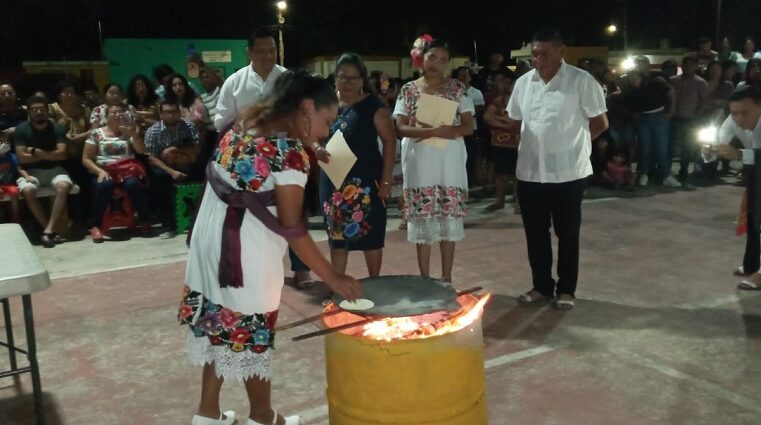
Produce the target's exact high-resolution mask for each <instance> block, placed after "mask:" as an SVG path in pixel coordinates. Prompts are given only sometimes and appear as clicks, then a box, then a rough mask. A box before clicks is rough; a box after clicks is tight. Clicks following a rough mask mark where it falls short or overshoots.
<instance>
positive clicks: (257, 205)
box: [206, 162, 307, 288]
mask: <svg viewBox="0 0 761 425" xmlns="http://www.w3.org/2000/svg"><path fill="white" fill-rule="evenodd" d="M206 178H207V180H208V182H209V185H210V186H211V188H212V189H213V190H214V193H215V194H216V195H217V197H219V199H221V200H222V202H224V203H225V204H227V212H225V221H224V226H223V228H222V251H221V253H220V256H219V276H218V277H219V286H220V287H221V288H226V287H228V286H231V287H233V288H242V287H243V269H242V267H241V258H240V257H241V247H240V227H241V225H242V224H243V216H244V215H245V214H246V210H248V212H250V213H251V215H253V216H254V217H256V218H257V219H258V220H259V221H261V222H262V224H264V226H265V227H267V228H268V229H269V230H271V231H272V232H274V233H276V234H278V235H280V236H282V237H283V238H285V239H287V240H291V239H298V238H300V237H302V236H304V235H306V234H307V228H306V224H305V222H302V223H299V224H297V225H295V226H293V227H288V228H285V227H283V226H281V225H280V223H279V222H278V221H277V217H275V216H274V215H273V214H272V213H271V212H270V210H268V209H267V207H269V206H274V205H275V191H274V190H267V191H262V192H248V191H245V190H238V189H235V188H234V187H232V186H230V184H229V183H227V182H226V181H225V180H224V179H223V178H222V176H220V175H219V173H218V172H217V170H216V169H215V168H214V163H213V162H209V165H208V166H207V167H206ZM262 249H266V248H265V247H262Z"/></svg>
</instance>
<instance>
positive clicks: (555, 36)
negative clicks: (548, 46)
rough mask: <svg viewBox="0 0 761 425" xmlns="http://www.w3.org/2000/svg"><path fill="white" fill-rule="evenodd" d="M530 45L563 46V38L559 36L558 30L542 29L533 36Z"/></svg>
mask: <svg viewBox="0 0 761 425" xmlns="http://www.w3.org/2000/svg"><path fill="white" fill-rule="evenodd" d="M531 42H532V43H553V44H557V45H559V46H562V45H564V44H565V43H564V42H563V36H561V35H560V32H559V31H558V30H554V29H544V30H541V31H539V32H537V33H536V34H534V37H533V38H532V39H531Z"/></svg>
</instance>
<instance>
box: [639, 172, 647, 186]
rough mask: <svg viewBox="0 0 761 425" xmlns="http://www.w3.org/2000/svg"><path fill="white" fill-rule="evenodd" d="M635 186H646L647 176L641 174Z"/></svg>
mask: <svg viewBox="0 0 761 425" xmlns="http://www.w3.org/2000/svg"><path fill="white" fill-rule="evenodd" d="M637 185H638V186H642V187H645V186H647V174H643V175H641V176H639V179H638V180H637Z"/></svg>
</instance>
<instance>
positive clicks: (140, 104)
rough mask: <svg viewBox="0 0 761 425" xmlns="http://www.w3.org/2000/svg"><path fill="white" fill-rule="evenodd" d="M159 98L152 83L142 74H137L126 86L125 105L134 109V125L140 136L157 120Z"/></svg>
mask: <svg viewBox="0 0 761 425" xmlns="http://www.w3.org/2000/svg"><path fill="white" fill-rule="evenodd" d="M158 101H159V97H158V95H157V94H156V93H155V89H154V88H153V83H151V80H150V79H148V77H147V76H145V75H143V74H137V75H135V76H133V77H132V78H131V79H130V80H129V84H127V103H128V104H129V105H131V106H132V107H133V108H134V109H135V123H136V124H137V126H138V131H140V135H141V136H142V135H144V134H145V130H147V129H148V127H150V126H152V125H153V124H155V123H156V122H157V121H158V120H159V103H158Z"/></svg>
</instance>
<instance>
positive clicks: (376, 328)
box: [362, 294, 491, 341]
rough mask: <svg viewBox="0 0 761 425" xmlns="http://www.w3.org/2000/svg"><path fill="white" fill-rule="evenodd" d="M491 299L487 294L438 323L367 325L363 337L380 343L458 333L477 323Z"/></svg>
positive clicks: (392, 320)
mask: <svg viewBox="0 0 761 425" xmlns="http://www.w3.org/2000/svg"><path fill="white" fill-rule="evenodd" d="M490 298H491V294H486V295H484V296H483V297H481V299H479V300H478V301H477V302H476V303H474V304H472V305H471V306H469V307H466V309H465V311H464V312H461V313H459V314H458V315H456V316H454V317H452V318H449V319H446V320H444V321H441V322H438V323H429V322H428V321H424V320H421V321H419V320H415V319H414V318H412V317H389V318H386V319H383V320H378V321H375V322H370V323H368V324H366V325H365V326H364V327H363V329H364V331H363V332H362V336H364V337H366V338H370V339H375V340H379V341H392V340H397V339H425V338H431V337H434V336H439V335H445V334H448V333H452V332H457V331H459V330H461V329H464V328H465V327H467V326H469V325H470V324H472V323H473V322H475V321H476V319H478V318H479V317H481V314H482V313H483V310H484V306H485V305H486V303H487V302H488V301H489V299H490Z"/></svg>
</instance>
